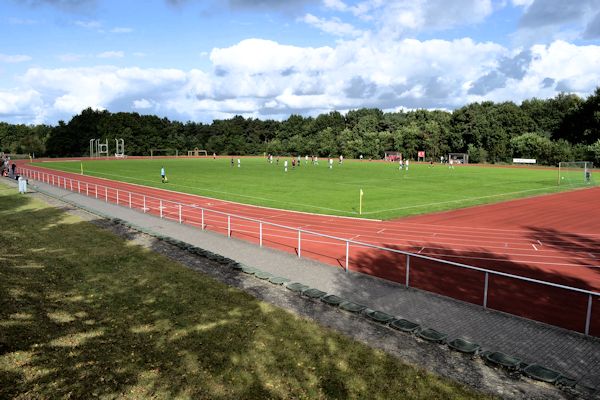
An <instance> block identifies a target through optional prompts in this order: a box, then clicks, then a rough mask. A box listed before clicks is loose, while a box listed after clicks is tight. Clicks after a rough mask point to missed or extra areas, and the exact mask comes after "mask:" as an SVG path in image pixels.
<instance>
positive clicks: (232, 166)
mask: <svg viewBox="0 0 600 400" xmlns="http://www.w3.org/2000/svg"><path fill="white" fill-rule="evenodd" d="M231 167H232V168H233V157H231Z"/></svg>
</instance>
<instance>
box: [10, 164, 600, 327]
mask: <svg viewBox="0 0 600 400" xmlns="http://www.w3.org/2000/svg"><path fill="white" fill-rule="evenodd" d="M20 173H21V175H24V176H26V177H27V178H29V179H34V180H37V181H40V182H43V183H47V184H50V185H53V186H57V187H60V188H63V189H66V190H70V191H72V192H77V193H79V194H85V195H86V196H91V197H95V198H97V199H102V200H104V201H105V202H112V203H115V204H117V205H121V206H125V207H129V208H132V209H140V210H141V211H142V212H144V213H153V214H156V215H158V216H159V217H160V218H165V219H171V220H174V221H177V222H179V223H184V222H185V223H186V224H189V225H194V226H200V228H201V229H202V230H205V229H208V228H209V226H210V227H212V228H213V229H212V230H214V231H217V232H218V231H220V230H226V235H227V237H231V236H232V232H233V225H232V219H234V220H239V221H246V222H251V223H253V224H256V225H258V232H256V233H255V232H253V231H244V229H242V228H246V227H244V226H239V227H238V228H239V229H238V230H237V231H239V232H242V233H243V234H245V235H246V237H253V235H252V234H254V233H255V234H256V235H257V237H256V239H257V240H258V244H259V246H260V247H262V246H263V244H264V241H265V238H266V237H269V236H278V237H279V238H283V239H287V240H289V241H291V242H292V243H291V244H290V243H288V244H287V245H286V246H287V247H294V244H295V245H296V246H295V249H296V252H297V255H298V257H302V249H303V247H302V245H303V243H304V244H305V246H306V243H307V242H310V241H311V240H310V239H306V237H307V236H308V237H311V236H313V237H317V238H321V239H328V240H330V241H331V242H330V243H329V244H330V245H334V244H337V245H339V244H342V245H343V246H344V250H345V255H343V256H342V257H340V258H342V259H343V260H344V262H343V264H344V269H345V271H346V272H348V270H349V266H350V250H351V248H352V249H365V248H369V249H375V250H379V251H382V252H387V253H392V254H395V255H403V256H405V257H406V262H405V270H406V271H405V277H404V282H401V283H404V285H405V286H406V287H409V286H410V282H411V272H410V270H411V258H417V259H420V260H427V261H430V262H434V263H441V264H445V265H449V266H452V267H457V268H461V269H464V270H469V271H477V272H479V273H481V274H483V276H484V283H483V288H481V290H482V291H483V293H482V303H481V306H482V307H484V308H488V291H489V281H490V276H497V277H504V278H509V279H514V280H517V281H520V282H528V283H532V284H536V285H544V286H547V287H552V288H556V289H562V290H565V291H567V292H569V293H572V294H575V293H577V294H580V295H586V296H587V305H586V307H585V309H586V310H585V322H584V329H583V332H584V333H585V334H586V335H589V333H590V326H591V321H592V311H593V310H592V304H593V299H594V297H600V293H598V292H594V291H590V290H585V289H579V288H575V287H571V286H566V285H561V284H557V283H552V282H547V281H543V280H539V279H533V278H528V277H524V276H519V275H513V274H508V273H505V272H500V271H494V270H490V269H486V268H480V267H475V266H472V265H466V264H462V263H457V262H453V261H448V260H445V259H440V258H434V257H429V256H426V255H422V254H416V253H411V252H407V251H402V250H398V249H393V248H389V247H384V246H378V245H375V244H371V243H365V242H360V241H356V240H351V239H346V238H341V237H337V236H332V235H327V234H324V233H320V232H314V231H309V230H306V229H301V228H295V227H291V226H286V225H282V224H277V223H273V222H268V221H263V220H260V219H256V218H250V217H245V216H242V215H236V214H232V213H227V212H223V211H217V210H213V209H210V208H206V207H200V206H198V205H193V204H185V203H180V202H176V201H171V200H166V199H163V198H160V197H155V196H149V195H146V194H143V193H138V192H135V191H131V190H124V189H119V188H115V187H109V186H106V185H100V184H97V183H92V182H88V181H84V180H79V179H73V178H71V177H70V176H64V175H62V176H61V175H56V174H51V173H48V172H45V171H42V170H38V169H28V168H20ZM66 174H68V173H66ZM115 183H116V182H115ZM157 190H158V189H157ZM209 214H210V215H211V216H212V219H210V218H209ZM221 225H222V227H221ZM265 227H270V228H277V229H280V230H281V231H284V232H293V235H294V237H282V236H279V235H277V234H276V232H271V234H270V235H267V234H265V233H264V228H265ZM303 236H304V237H305V239H304V241H303ZM296 240H297V242H296ZM312 241H313V242H314V240H312ZM336 259H339V258H336ZM561 301H564V297H561ZM503 311H505V310H503ZM507 312H510V311H507ZM575 330H578V329H575ZM597 334H600V333H597Z"/></svg>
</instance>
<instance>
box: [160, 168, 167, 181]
mask: <svg viewBox="0 0 600 400" xmlns="http://www.w3.org/2000/svg"><path fill="white" fill-rule="evenodd" d="M166 179H167V175H166V172H165V167H160V180H161V182H162V183H165V181H166Z"/></svg>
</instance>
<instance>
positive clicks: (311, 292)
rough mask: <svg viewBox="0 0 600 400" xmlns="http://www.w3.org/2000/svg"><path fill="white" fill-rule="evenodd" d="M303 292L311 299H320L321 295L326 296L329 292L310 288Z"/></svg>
mask: <svg viewBox="0 0 600 400" xmlns="http://www.w3.org/2000/svg"><path fill="white" fill-rule="evenodd" d="M302 294H303V295H304V296H306V297H310V298H311V299H320V298H321V297H323V296H325V295H326V294H327V293H326V292H324V291H322V290H319V289H314V288H310V289H306V290H303V291H302Z"/></svg>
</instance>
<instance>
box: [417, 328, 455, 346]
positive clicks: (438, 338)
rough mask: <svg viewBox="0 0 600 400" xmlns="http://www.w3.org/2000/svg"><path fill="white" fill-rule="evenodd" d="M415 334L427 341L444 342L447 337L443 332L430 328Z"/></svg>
mask: <svg viewBox="0 0 600 400" xmlns="http://www.w3.org/2000/svg"><path fill="white" fill-rule="evenodd" d="M417 336H419V337H420V338H421V339H425V340H427V341H428V342H433V343H444V342H445V341H446V338H447V337H448V335H446V334H445V333H442V332H438V331H436V330H435V329H431V328H426V329H423V330H422V331H420V332H419V333H418V334H417Z"/></svg>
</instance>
